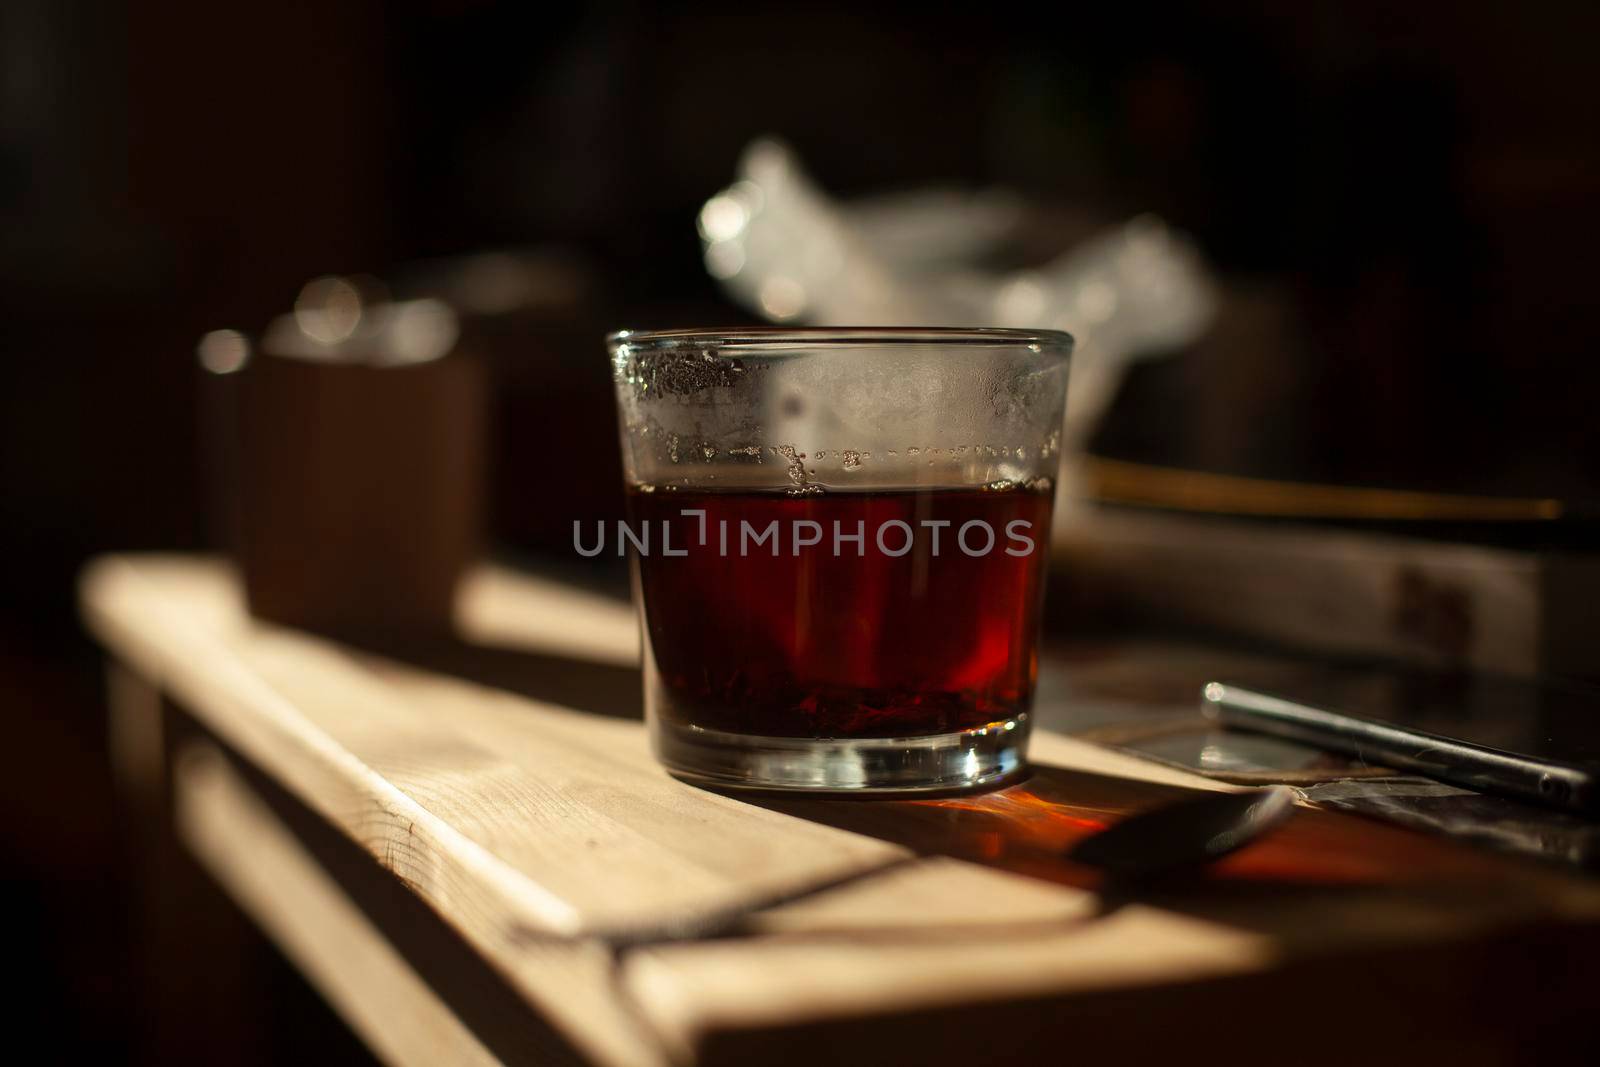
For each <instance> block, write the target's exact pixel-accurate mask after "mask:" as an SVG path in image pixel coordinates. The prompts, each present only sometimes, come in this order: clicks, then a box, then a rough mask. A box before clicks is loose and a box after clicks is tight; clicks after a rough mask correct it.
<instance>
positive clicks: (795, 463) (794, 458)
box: [772, 445, 806, 485]
mask: <svg viewBox="0 0 1600 1067" xmlns="http://www.w3.org/2000/svg"><path fill="white" fill-rule="evenodd" d="M772 451H773V454H774V455H777V456H779V457H781V458H782V459H783V460H784V461H785V462H786V463H788V464H789V470H788V472H787V473H788V475H789V480H790V481H791V482H793V483H794V484H795V485H805V484H806V465H805V458H806V454H805V453H804V452H797V451H795V447H794V445H773V446H772Z"/></svg>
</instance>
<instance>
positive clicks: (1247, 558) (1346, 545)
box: [1052, 507, 1600, 675]
mask: <svg viewBox="0 0 1600 1067" xmlns="http://www.w3.org/2000/svg"><path fill="white" fill-rule="evenodd" d="M1052 540H1053V551H1054V552H1055V554H1056V557H1057V563H1058V565H1059V566H1061V567H1062V568H1063V569H1064V570H1067V571H1069V572H1070V573H1072V574H1073V575H1076V576H1081V579H1082V580H1081V581H1074V582H1073V583H1071V586H1070V588H1069V589H1068V590H1067V592H1068V593H1069V594H1070V595H1072V596H1074V597H1080V598H1084V599H1085V600H1086V601H1091V602H1092V601H1096V600H1098V601H1099V602H1103V603H1104V604H1105V606H1106V607H1107V608H1109V609H1110V610H1111V611H1112V612H1114V613H1115V614H1117V615H1118V616H1121V617H1127V616H1130V615H1134V616H1140V617H1144V618H1154V619H1158V620H1160V621H1161V622H1162V623H1164V624H1166V625H1168V626H1171V625H1174V624H1181V625H1188V626H1193V627H1197V628H1203V629H1210V630H1215V631H1219V632H1228V633H1236V634H1244V635H1246V636H1249V637H1253V638H1257V639H1260V640H1267V641H1271V642H1274V643H1276V644H1280V645H1291V646H1298V647H1302V648H1306V649H1310V650H1312V651H1315V652H1323V653H1334V654H1343V655H1376V656H1382V657H1388V658H1395V659H1403V660H1408V661H1412V662H1419V663H1424V664H1434V665H1438V664H1446V665H1452V666H1463V667H1471V668H1474V669H1478V670H1491V671H1500V672H1505V673H1511V674H1523V675H1527V674H1536V673H1540V672H1541V671H1543V672H1556V673H1578V674H1587V673H1592V671H1593V655H1592V648H1589V649H1585V650H1583V651H1584V652H1585V653H1586V654H1585V655H1584V656H1583V657H1570V656H1569V657H1568V658H1565V659H1562V660H1560V661H1559V662H1558V661H1555V660H1552V659H1550V653H1551V652H1552V651H1553V650H1557V649H1560V648H1565V647H1566V646H1565V645H1563V644H1561V642H1560V640H1559V639H1560V638H1562V637H1563V636H1568V635H1570V631H1571V629H1572V628H1571V626H1570V622H1571V619H1570V618H1567V617H1566V616H1563V615H1558V614H1557V613H1554V612H1553V611H1551V610H1549V609H1550V608H1551V605H1550V604H1547V603H1546V602H1545V601H1546V600H1548V599H1549V598H1548V597H1546V596H1545V593H1544V591H1543V590H1542V585H1543V584H1547V583H1549V582H1550V581H1551V576H1552V574H1554V575H1555V576H1557V577H1559V578H1560V579H1562V580H1563V581H1564V582H1565V583H1566V584H1569V585H1571V586H1573V587H1574V588H1576V589H1578V590H1581V591H1585V592H1587V593H1588V594H1589V595H1590V596H1591V597H1592V594H1593V591H1594V590H1595V589H1596V588H1597V587H1600V582H1597V579H1600V567H1596V566H1594V565H1593V564H1592V563H1585V562H1583V561H1581V560H1578V559H1577V558H1576V557H1555V556H1550V555H1547V554H1546V555H1541V554H1539V553H1534V552H1519V551H1512V550H1508V549H1498V548H1486V547H1482V546H1477V545H1468V544H1449V543H1443V542H1436V541H1426V540H1422V539H1420V538H1409V537H1399V536H1394V535H1386V534H1375V533H1369V532H1361V531H1354V530H1338V529H1319V528H1315V527H1311V526H1295V525H1280V524H1265V523H1258V522H1251V521H1249V520H1241V519H1226V518H1212V517H1203V516H1196V515H1184V514H1174V513H1169V512H1161V511H1154V510H1140V509H1125V508H1096V507H1086V508H1077V509H1073V510H1071V511H1070V512H1063V513H1062V515H1061V516H1060V518H1059V519H1058V521H1057V523H1056V524H1055V529H1054V532H1053V534H1052ZM1552 569H1554V570H1552ZM1575 617H1576V616H1573V618H1575ZM1562 624H1569V625H1567V631H1568V635H1563V634H1561V633H1559V632H1558V633H1555V634H1551V633H1548V632H1547V631H1548V630H1550V628H1551V627H1558V628H1559V627H1560V626H1561V625H1562ZM1568 643H1570V642H1568ZM1569 651H1570V650H1569Z"/></svg>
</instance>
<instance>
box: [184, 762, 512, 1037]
mask: <svg viewBox="0 0 1600 1067" xmlns="http://www.w3.org/2000/svg"><path fill="white" fill-rule="evenodd" d="M173 790H174V802H175V807H176V813H175V815H176V820H177V824H178V832H179V834H180V835H181V837H182V839H183V841H184V843H185V844H186V845H187V846H188V847H189V849H190V851H191V852H193V853H194V855H195V856H196V857H197V858H199V860H200V862H201V863H202V864H203V865H204V866H205V867H206V869H207V870H208V871H210V872H211V875H212V876H213V877H214V878H216V879H217V881H218V882H220V883H222V885H223V887H224V888H225V889H227V890H228V893H229V894H230V895H231V896H232V897H233V899H234V900H235V901H236V902H237V903H238V904H239V905H240V906H241V907H242V908H244V909H245V911H246V912H248V913H249V914H250V916H251V917H252V918H254V919H255V921H256V922H257V923H258V924H259V925H260V926H261V927H262V929H263V930H265V931H266V932H267V934H268V936H270V937H271V938H272V939H273V940H274V941H275V942H277V944H278V947H279V948H281V949H282V950H283V951H284V953H285V955H287V956H288V957H289V958H290V960H292V961H293V962H294V964H295V965H296V966H297V967H298V968H299V969H300V971H301V972H302V973H303V974H304V975H305V976H306V978H307V979H308V980H310V982H311V983H312V985H314V986H315V987H316V988H317V990H318V991H319V992H321V993H322V995H323V996H324V997H326V998H327V1000H328V1002H329V1003H330V1004H331V1005H332V1006H333V1008H334V1010H335V1011H337V1012H338V1013H339V1014H340V1015H341V1016H342V1017H343V1018H344V1020H345V1021H346V1022H348V1023H349V1024H350V1026H351V1028H352V1029H354V1030H355V1031H356V1032H357V1033H358V1034H360V1035H361V1038H362V1040H363V1041H365V1042H366V1044H367V1046H368V1047H369V1048H371V1049H372V1051H373V1052H374V1053H376V1054H377V1055H378V1056H379V1057H380V1058H382V1059H383V1060H384V1061H385V1062H387V1063H391V1064H394V1065H396V1067H408V1065H412V1064H415V1065H416V1067H433V1065H435V1064H440V1063H456V1064H463V1065H469V1067H470V1065H475V1064H481V1065H490V1064H499V1063H500V1062H501V1061H500V1060H499V1059H497V1058H496V1057H495V1056H494V1055H493V1054H492V1053H490V1052H489V1050H487V1049H485V1048H484V1047H483V1045H482V1044H480V1043H479V1041H478V1039H477V1038H476V1037H474V1036H473V1035H472V1033H471V1031H469V1030H468V1029H467V1028H466V1027H465V1026H464V1025H462V1023H461V1020H460V1019H458V1018H457V1017H456V1015H455V1014H454V1013H453V1012H452V1011H451V1010H450V1009H449V1007H448V1006H446V1005H445V1004H444V1003H442V1002H441V1001H440V1000H439V998H438V997H437V996H435V995H434V994H433V992H432V990H430V989H429V987H428V984H427V982H426V981H424V980H423V979H422V978H420V977H419V976H418V975H417V974H416V973H415V972H414V971H413V970H412V969H411V967H410V966H409V965H408V964H407V963H406V961H405V960H404V959H403V958H402V957H401V956H400V955H399V954H398V953H397V952H396V951H395V950H394V948H393V947H392V946H391V945H390V944H389V943H388V942H387V941H386V940H384V937H383V934H382V932H381V931H379V930H377V929H375V928H374V927H373V926H372V924H371V923H370V922H369V921H368V920H367V918H366V916H364V915H363V914H362V913H361V911H360V909H358V908H357V907H356V906H355V905H354V904H352V903H351V902H350V901H349V900H348V899H346V897H345V895H344V893H343V892H342V891H341V890H340V888H339V885H338V884H337V883H336V882H335V881H333V879H331V878H330V877H329V876H328V874H327V873H326V872H325V871H324V870H323V869H322V868H321V867H320V866H318V865H317V863H316V861H315V860H313V859H312V858H311V857H310V856H308V855H307V854H306V853H305V851H304V850H303V849H302V848H301V847H300V845H299V843H298V842H297V841H296V839H295V837H294V834H293V833H291V832H290V831H289V830H288V829H287V828H285V827H284V826H283V825H282V824H281V823H280V822H279V821H278V819H277V818H275V817H274V816H273V814H272V811H271V810H270V809H269V808H268V807H267V806H266V805H265V804H263V803H262V802H261V801H260V800H259V799H257V798H256V797H255V796H254V795H253V794H252V793H251V791H250V788H249V787H248V786H247V785H245V784H244V782H243V781H242V780H241V779H240V778H239V777H238V775H236V774H234V773H233V772H232V771H231V770H230V769H229V768H228V766H227V762H226V760H225V759H224V758H223V756H222V754H221V753H220V752H218V751H216V750H215V749H214V748H212V747H210V746H194V747H192V748H191V749H190V750H189V751H188V752H186V753H185V754H184V755H183V757H182V758H181V759H180V761H179V763H178V766H177V768H176V770H175V772H174V775H173Z"/></svg>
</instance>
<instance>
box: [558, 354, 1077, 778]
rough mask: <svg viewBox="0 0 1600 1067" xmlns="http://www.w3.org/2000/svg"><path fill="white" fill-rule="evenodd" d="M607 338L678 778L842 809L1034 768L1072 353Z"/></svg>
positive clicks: (652, 699) (659, 697)
mask: <svg viewBox="0 0 1600 1067" xmlns="http://www.w3.org/2000/svg"><path fill="white" fill-rule="evenodd" d="M608 341H609V345H610V351H611V359H612V368H613V375H614V381H615V385H616V391H617V403H618V406H619V410H620V415H621V430H622V444H623V448H622V451H623V459H624V468H625V474H626V480H627V490H628V503H629V509H628V515H629V518H628V522H627V523H626V524H625V525H624V526H621V527H619V528H618V529H617V530H616V542H615V543H614V545H612V546H611V547H612V550H615V551H621V549H622V546H623V544H624V543H625V544H626V545H627V546H628V548H629V549H630V552H631V555H632V556H633V574H634V588H635V597H636V600H637V602H638V604H639V609H640V613H641V624H642V630H643V636H644V641H643V646H644V678H645V707H646V715H647V719H648V723H649V728H650V731H651V737H652V741H653V744H654V747H655V751H656V754H657V756H658V758H660V760H661V761H662V762H663V763H664V764H665V765H666V766H667V768H668V769H669V770H670V771H671V772H672V773H674V774H676V775H678V776H679V777H681V778H685V779H688V780H692V781H696V782H700V783H703V784H710V785H717V786H724V787H730V786H731V787H739V786H744V787H758V788H764V789H791V790H818V791H830V792H832V791H849V792H857V791H864V792H905V791H912V792H915V791H927V790H948V789H960V788H968V787H975V786H982V785H987V784H990V783H994V782H997V781H1000V780H1002V779H1005V778H1008V777H1010V776H1011V775H1013V774H1014V773H1015V772H1017V771H1019V770H1020V769H1021V768H1022V765H1023V759H1024V757H1025V755H1026V748H1027V739H1028V728H1029V718H1028V712H1029V708H1030V705H1031V702H1032V699H1033V689H1034V681H1035V676H1036V672H1037V655H1036V645H1037V638H1038V629H1039V621H1040V613H1041V610H1042V607H1043V594H1044V584H1045V582H1044V578H1045V574H1046V571H1047V570H1048V556H1049V523H1050V512H1051V507H1052V504H1053V500H1054V492H1055V476H1056V470H1057V466H1058V456H1057V452H1058V450H1059V441H1060V426H1061V417H1062V409H1063V404H1064V402H1065V398H1066V380H1067V357H1068V354H1069V353H1070V351H1071V348H1072V338H1070V337H1069V336H1067V335H1066V334H1064V333H1056V332H1050V331H1021V330H935V329H872V328H852V329H796V330H790V329H745V330H734V331H722V332H707V331H671V332H658V333H632V332H623V333H618V334H614V335H612V336H611V337H610V338H609V339H608ZM604 533H605V531H603V530H602V531H601V535H602V537H603V536H604ZM591 536H592V535H591ZM579 550H580V551H585V552H586V554H593V551H594V546H593V545H592V544H590V545H587V546H585V545H584V544H583V543H582V539H581V538H580V543H579Z"/></svg>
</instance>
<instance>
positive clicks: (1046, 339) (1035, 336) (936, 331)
mask: <svg viewBox="0 0 1600 1067" xmlns="http://www.w3.org/2000/svg"><path fill="white" fill-rule="evenodd" d="M1075 343H1076V342H1075V341H1074V339H1073V337H1072V335H1071V334H1069V333H1067V332H1065V331H1064V330H1023V329H1007V328H1001V327H989V326H984V327H949V326H802V327H791V326H730V327H725V328H722V329H680V330H617V331H616V332H614V333H610V334H607V335H606V345H607V346H608V347H609V348H612V349H616V348H619V347H622V346H623V345H630V346H631V345H639V346H641V347H650V348H673V347H676V346H678V345H706V344H714V345H716V346H717V347H718V348H731V349H736V350H738V351H741V352H761V351H763V350H770V351H774V352H777V351H782V350H787V349H793V348H852V347H858V346H859V347H883V346H896V347H899V346H905V347H911V346H916V345H934V346H940V347H951V346H956V347H973V348H1026V349H1028V350H1030V351H1031V352H1033V353H1035V354H1038V355H1052V356H1057V357H1060V358H1063V359H1064V358H1066V357H1067V356H1068V355H1069V354H1070V353H1071V352H1072V348H1073V345H1074V344H1075Z"/></svg>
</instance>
